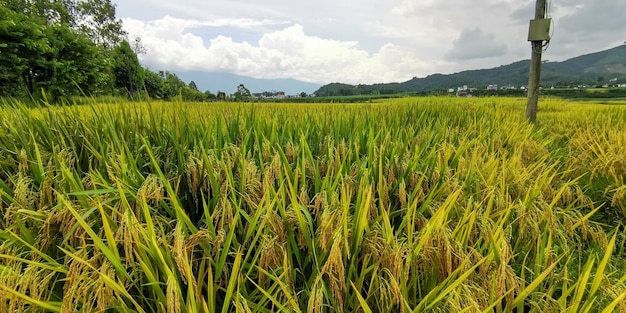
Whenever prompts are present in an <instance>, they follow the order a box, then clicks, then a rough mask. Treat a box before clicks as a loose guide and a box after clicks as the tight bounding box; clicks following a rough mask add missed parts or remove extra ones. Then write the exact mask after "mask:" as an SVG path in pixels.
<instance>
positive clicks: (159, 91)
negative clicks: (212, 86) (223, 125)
mask: <svg viewBox="0 0 626 313" xmlns="http://www.w3.org/2000/svg"><path fill="white" fill-rule="evenodd" d="M136 48H137V49H136V50H141V47H140V46H138V47H136ZM83 95H86V96H124V97H130V98H134V99H137V98H145V97H148V96H149V97H151V98H153V99H174V98H177V97H180V96H182V97H183V99H185V100H189V101H205V100H210V99H213V98H215V96H213V95H212V94H211V93H209V92H205V93H203V92H200V91H198V90H197V88H195V89H194V88H193V87H192V86H187V85H186V84H185V83H183V82H182V81H181V80H180V79H179V78H178V77H176V75H174V74H172V73H164V74H162V75H161V74H157V73H153V72H151V71H150V70H149V69H147V68H144V67H142V66H141V65H140V64H139V61H138V59H137V54H136V51H134V50H133V48H132V47H131V45H130V43H129V42H128V41H127V39H126V33H125V32H124V31H123V29H122V24H121V21H120V20H118V19H116V17H115V5H114V4H112V3H111V1H110V0H88V1H79V0H63V1H61V0H53V1H50V0H0V97H12V98H19V99H35V100H37V99H40V98H42V97H46V96H47V99H48V100H49V101H52V102H61V101H63V100H65V101H69V100H71V99H72V98H73V97H76V96H83Z"/></svg>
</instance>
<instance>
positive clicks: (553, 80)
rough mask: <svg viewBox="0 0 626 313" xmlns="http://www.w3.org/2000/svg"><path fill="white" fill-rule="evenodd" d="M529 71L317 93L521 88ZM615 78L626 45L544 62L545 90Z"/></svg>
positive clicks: (623, 78)
mask: <svg viewBox="0 0 626 313" xmlns="http://www.w3.org/2000/svg"><path fill="white" fill-rule="evenodd" d="M529 69H530V60H524V61H518V62H515V63H511V64H508V65H502V66H499V67H495V68H490V69H481V70H469V71H463V72H459V73H454V74H433V75H429V76H427V77H423V78H417V77H415V78H413V79H411V80H409V81H406V82H403V83H391V84H375V85H358V86H353V85H346V84H340V83H333V84H328V85H325V86H322V87H321V88H320V89H318V90H317V91H316V92H315V93H316V94H317V95H318V96H341V95H354V94H375V93H379V94H391V93H400V92H422V91H429V90H435V89H448V88H456V87H459V86H464V85H467V86H470V87H475V88H479V89H484V88H486V87H487V86H488V85H499V86H517V87H519V86H525V85H527V84H528V72H529ZM614 78H617V79H618V81H619V82H621V83H626V45H621V46H619V47H616V48H613V49H609V50H605V51H600V52H596V53H591V54H586V55H582V56H579V57H575V58H572V59H569V60H566V61H563V62H544V64H543V65H542V69H541V84H542V85H544V86H569V85H577V84H600V85H602V84H606V83H608V82H609V80H612V79H614Z"/></svg>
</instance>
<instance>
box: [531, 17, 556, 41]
mask: <svg viewBox="0 0 626 313" xmlns="http://www.w3.org/2000/svg"><path fill="white" fill-rule="evenodd" d="M550 25H552V19H551V18H540V19H534V20H530V27H529V29H528V41H546V40H550Z"/></svg>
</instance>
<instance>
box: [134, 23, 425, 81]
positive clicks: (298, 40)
mask: <svg viewBox="0 0 626 313" xmlns="http://www.w3.org/2000/svg"><path fill="white" fill-rule="evenodd" d="M246 23H247V25H256V24H268V23H273V22H272V21H253V20H247V21H246ZM235 24H236V25H237V26H236V27H242V26H241V24H238V23H237V22H236V21H234V22H233V21H228V20H224V21H222V22H215V21H213V22H210V23H209V22H202V21H193V20H192V21H189V20H182V19H176V18H172V17H165V18H163V19H160V20H156V21H152V22H142V21H138V20H134V19H124V27H125V29H126V30H127V31H128V32H129V35H130V37H131V38H134V37H139V38H141V41H142V43H143V45H144V46H145V47H146V49H147V51H148V52H147V53H146V54H145V55H142V56H141V58H142V61H143V62H144V63H146V64H148V65H150V66H151V67H153V68H163V69H169V70H195V71H215V72H230V73H235V74H240V75H246V76H250V77H255V78H294V79H299V80H303V81H308V82H315V83H328V82H334V81H341V82H346V83H355V84H356V83H377V82H391V81H404V80H407V79H410V78H411V77H413V76H414V75H415V73H416V72H418V71H419V69H420V67H425V66H428V64H427V63H424V62H422V61H420V60H418V59H417V58H416V57H415V56H414V54H413V52H412V50H410V49H408V48H405V47H402V46H398V45H394V44H385V45H383V46H382V47H380V49H379V50H378V51H376V52H375V53H368V52H367V51H365V50H363V49H361V48H360V47H359V44H358V42H355V41H338V40H331V39H325V38H320V37H317V36H311V35H307V34H306V33H305V31H304V27H303V26H301V25H299V24H293V25H289V26H287V27H284V28H282V29H280V30H277V31H270V32H268V33H265V34H263V35H262V36H261V38H260V39H259V40H258V42H257V43H249V42H246V41H242V42H237V41H235V40H233V38H231V37H228V36H223V35H219V36H217V37H215V38H212V39H210V40H209V41H208V42H206V41H205V40H204V39H203V38H202V37H200V36H197V35H195V34H193V32H192V31H193V29H194V28H199V27H206V26H210V27H234V26H233V25H235Z"/></svg>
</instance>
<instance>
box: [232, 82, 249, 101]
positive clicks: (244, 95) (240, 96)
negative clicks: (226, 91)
mask: <svg viewBox="0 0 626 313" xmlns="http://www.w3.org/2000/svg"><path fill="white" fill-rule="evenodd" d="M234 96H235V101H250V100H251V99H252V95H251V94H250V90H248V88H246V86H244V85H243V84H239V86H237V91H236V92H235V94H234Z"/></svg>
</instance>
